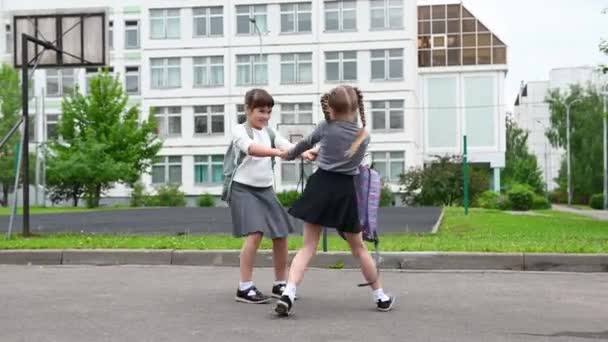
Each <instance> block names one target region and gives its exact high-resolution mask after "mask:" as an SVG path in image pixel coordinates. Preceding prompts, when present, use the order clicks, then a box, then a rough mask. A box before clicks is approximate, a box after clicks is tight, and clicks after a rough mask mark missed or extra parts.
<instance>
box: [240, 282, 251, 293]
mask: <svg viewBox="0 0 608 342" xmlns="http://www.w3.org/2000/svg"><path fill="white" fill-rule="evenodd" d="M252 286H253V282H252V281H240V282H239V290H240V291H245V290H247V289H248V288H250V287H252Z"/></svg>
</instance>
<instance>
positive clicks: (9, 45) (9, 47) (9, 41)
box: [4, 24, 13, 53]
mask: <svg viewBox="0 0 608 342" xmlns="http://www.w3.org/2000/svg"><path fill="white" fill-rule="evenodd" d="M4 34H6V53H13V33H12V31H11V25H8V24H7V25H5V26H4Z"/></svg>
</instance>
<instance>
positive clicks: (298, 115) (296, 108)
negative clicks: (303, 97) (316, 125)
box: [281, 102, 314, 124]
mask: <svg viewBox="0 0 608 342" xmlns="http://www.w3.org/2000/svg"><path fill="white" fill-rule="evenodd" d="M306 105H308V106H310V109H303V108H301V107H303V106H306ZM285 106H293V110H287V109H285ZM285 115H291V116H293V121H287V120H285ZM305 115H306V116H309V117H310V120H308V121H304V120H302V117H303V116H305ZM313 122H314V117H313V104H312V103H311V102H298V103H282V104H281V123H284V124H312V123H313Z"/></svg>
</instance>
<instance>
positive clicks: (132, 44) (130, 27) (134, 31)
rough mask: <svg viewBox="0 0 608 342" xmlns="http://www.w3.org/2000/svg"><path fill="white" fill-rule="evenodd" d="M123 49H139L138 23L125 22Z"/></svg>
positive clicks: (135, 21) (132, 21) (133, 21)
mask: <svg viewBox="0 0 608 342" xmlns="http://www.w3.org/2000/svg"><path fill="white" fill-rule="evenodd" d="M125 49H139V21H137V20H127V21H125Z"/></svg>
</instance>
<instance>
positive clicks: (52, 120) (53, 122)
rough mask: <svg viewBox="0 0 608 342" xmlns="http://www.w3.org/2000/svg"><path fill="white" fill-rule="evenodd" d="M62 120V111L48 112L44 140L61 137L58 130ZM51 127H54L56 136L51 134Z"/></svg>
mask: <svg viewBox="0 0 608 342" xmlns="http://www.w3.org/2000/svg"><path fill="white" fill-rule="evenodd" d="M60 120H61V114H60V113H47V114H46V117H45V120H44V121H45V123H44V141H49V140H50V139H61V137H60V136H59V132H57V124H58V123H59V121H60ZM49 127H54V131H55V135H56V136H55V137H54V138H53V137H50V136H49Z"/></svg>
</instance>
